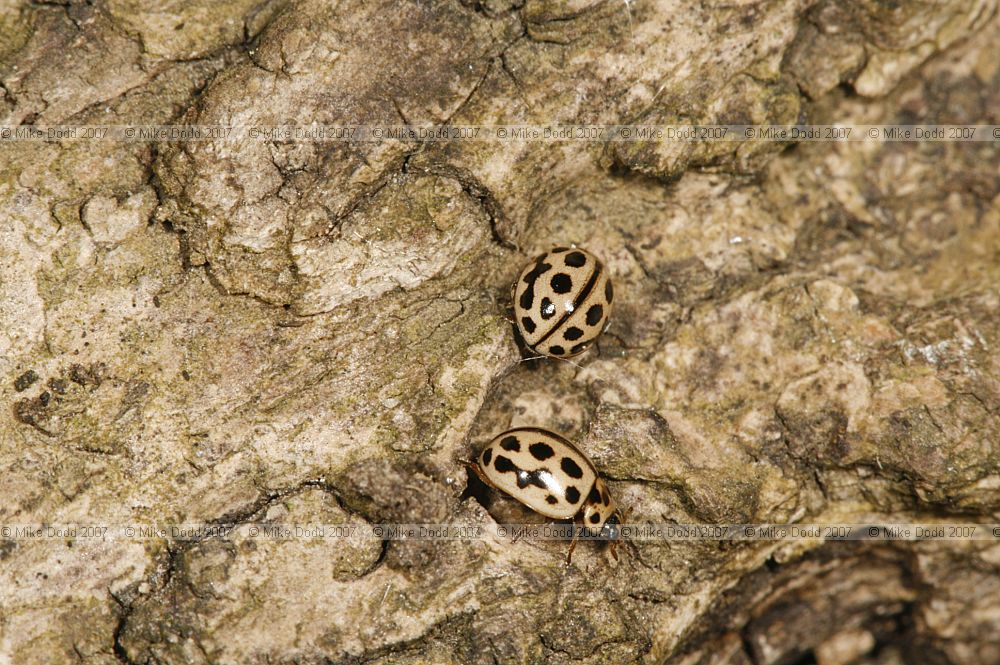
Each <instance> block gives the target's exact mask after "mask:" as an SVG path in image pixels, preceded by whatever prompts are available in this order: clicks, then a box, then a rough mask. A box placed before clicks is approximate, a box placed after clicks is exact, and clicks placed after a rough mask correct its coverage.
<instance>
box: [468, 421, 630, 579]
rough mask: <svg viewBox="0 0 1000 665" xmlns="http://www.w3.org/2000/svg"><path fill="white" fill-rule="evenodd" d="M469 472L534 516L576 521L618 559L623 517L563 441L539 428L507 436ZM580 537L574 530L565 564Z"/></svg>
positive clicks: (585, 462)
mask: <svg viewBox="0 0 1000 665" xmlns="http://www.w3.org/2000/svg"><path fill="white" fill-rule="evenodd" d="M470 467H471V469H472V471H473V472H474V473H475V474H476V475H477V476H478V477H479V479H480V480H482V481H483V482H484V483H485V484H486V485H488V486H490V487H492V488H494V489H496V490H499V491H501V492H504V493H505V494H508V495H510V496H511V497H513V498H514V499H516V500H517V501H519V502H520V503H522V504H524V505H525V506H527V507H528V508H530V509H531V510H533V511H535V512H537V513H540V514H541V515H544V516H546V517H550V518H552V519H562V520H568V519H572V520H573V521H574V522H575V523H579V524H581V525H582V527H583V528H585V529H587V530H588V533H591V534H597V535H599V536H600V537H602V538H606V539H608V540H610V541H611V554H612V556H615V554H614V551H615V546H616V545H617V544H618V539H619V536H620V534H619V525H620V524H622V523H623V522H624V517H623V516H622V513H621V511H620V510H619V509H618V504H617V503H616V502H615V500H614V498H612V496H611V492H610V491H609V490H608V486H607V485H606V484H605V483H604V481H603V480H601V478H600V476H598V474H597V471H596V469H595V468H594V465H593V464H592V463H591V461H590V460H589V459H587V456H586V455H584V454H583V452H582V451H581V450H580V449H579V448H577V447H576V446H574V445H573V444H572V443H570V442H569V441H567V440H566V439H564V438H563V437H561V436H559V435H558V434H555V433H554V432H550V431H548V430H544V429H539V428H536V427H519V428H517V429H512V430H508V431H506V432H504V433H503V434H499V435H498V436H497V437H496V438H494V439H493V440H492V441H490V442H489V444H487V446H486V447H485V448H484V449H483V451H482V452H481V453H479V456H478V457H477V458H476V461H475V462H473V463H472V464H470ZM577 535H578V531H577V530H576V529H575V528H574V532H573V541H572V542H571V543H570V548H569V553H568V554H567V557H566V561H567V563H568V562H569V561H570V560H571V558H572V556H573V548H574V547H575V546H576V537H577ZM616 558H617V557H616Z"/></svg>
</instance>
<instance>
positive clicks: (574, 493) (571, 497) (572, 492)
mask: <svg viewBox="0 0 1000 665" xmlns="http://www.w3.org/2000/svg"><path fill="white" fill-rule="evenodd" d="M566 500H567V501H569V502H570V503H576V502H577V501H579V500H580V490H578V489H577V488H575V487H573V486H572V485H570V486H569V487H567V488H566Z"/></svg>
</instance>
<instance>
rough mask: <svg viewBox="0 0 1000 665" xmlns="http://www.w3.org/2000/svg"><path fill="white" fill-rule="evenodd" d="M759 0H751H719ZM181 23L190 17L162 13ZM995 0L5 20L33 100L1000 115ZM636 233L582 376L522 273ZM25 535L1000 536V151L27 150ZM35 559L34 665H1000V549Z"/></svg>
mask: <svg viewBox="0 0 1000 665" xmlns="http://www.w3.org/2000/svg"><path fill="white" fill-rule="evenodd" d="M715 5H717V6H715ZM151 6H153V7H154V8H150V7H151ZM998 35H1000V20H998V18H997V8H996V0H971V1H970V0H941V1H938V2H918V1H915V0H905V1H903V2H897V3H883V2H876V1H875V0H849V1H847V2H841V1H837V0H820V1H818V2H817V1H812V0H741V1H738V2H730V3H727V4H720V3H703V2H697V1H695V0H680V1H677V2H665V1H660V2H655V1H653V0H634V1H624V2H623V1H621V0H610V1H606V2H603V1H597V0H562V1H556V0H551V1H547V0H483V1H481V2H479V1H472V0H468V1H463V2H459V1H458V0H450V1H443V0H442V1H434V2H416V1H415V0H414V1H406V2H388V1H387V2H349V1H343V2H327V1H325V0H324V1H320V0H301V1H281V0H193V1H181V0H177V1H173V0H170V1H165V2H160V3H144V2H137V1H135V0H96V1H77V0H65V1H62V2H19V1H17V0H0V117H2V118H3V124H8V125H10V124H31V123H36V124H58V123H66V124H70V123H72V124H98V123H106V124H128V123H146V124H156V123H164V124H166V123H172V122H192V123H200V124H220V125H229V124H250V123H260V124H270V125H279V124H296V123H301V124H307V123H310V122H313V121H315V122H319V123H324V124H347V123H362V122H369V123H388V124H402V123H404V122H405V123H411V124H418V125H426V126H434V125H441V124H446V123H453V124H525V123H533V122H544V123H583V122H594V123H623V122H641V123H672V122H678V123H679V122H703V123H710V122H731V123H740V122H757V123H786V122H794V121H795V120H796V119H802V120H806V121H814V122H832V121H845V122H850V121H855V122H911V123H915V122H941V123H948V122H955V123H980V124H990V123H992V124H1000V115H998V113H1000V111H998V109H1000V59H998V58H997V43H998ZM568 243H577V244H580V245H581V246H584V247H587V248H588V249H590V250H591V251H593V252H594V253H596V254H598V255H599V256H602V257H603V258H604V259H605V260H606V263H607V264H608V266H609V268H610V270H611V272H612V274H613V276H614V279H615V283H616V287H617V288H616V294H617V300H618V302H617V310H616V313H615V316H614V319H613V322H612V325H611V328H610V330H609V331H608V333H607V334H606V335H605V336H604V337H603V338H602V340H601V341H600V343H599V344H598V346H597V348H595V349H594V350H592V351H590V352H588V354H587V355H585V356H584V357H582V358H581V359H579V360H578V362H577V363H575V364H571V363H557V362H536V361H533V362H521V354H520V352H519V350H518V347H517V345H516V343H515V341H514V338H513V335H512V326H511V325H510V324H509V322H508V320H507V316H508V314H507V311H506V307H507V298H508V295H507V294H508V288H509V284H510V282H511V280H512V279H513V277H514V276H515V274H516V273H517V271H518V270H519V269H520V268H521V266H522V264H523V263H524V262H525V261H526V260H527V259H528V258H529V257H531V256H533V255H534V254H536V253H538V252H540V251H543V250H545V249H547V248H549V247H550V246H552V245H553V244H568ZM0 252H2V253H0V402H2V403H3V411H2V415H0V478H2V486H3V499H4V500H3V501H2V502H0V523H42V522H55V523H58V522H96V523H101V522H105V523H119V524H121V523H131V522H148V523H151V524H158V523H164V524H178V523H211V522H217V521H230V522H237V523H238V522H245V521H270V522H274V523H276V524H281V523H296V522H314V523H327V524H331V523H341V522H342V523H366V522H377V521H402V522H438V521H449V520H465V521H478V522H481V523H489V522H490V521H492V520H493V519H494V518H493V516H491V514H490V513H489V512H487V510H486V509H485V508H484V507H483V506H481V505H480V503H479V502H478V501H477V499H476V498H475V497H473V496H469V495H468V494H467V493H465V492H464V490H465V488H466V482H467V481H466V475H465V470H464V468H463V466H462V462H461V460H462V459H463V458H466V457H468V456H469V455H470V454H471V451H473V450H474V449H475V448H476V447H477V446H478V445H480V444H482V443H483V442H485V441H486V440H487V439H488V438H490V437H491V436H492V435H493V434H494V433H496V432H497V431H499V430H500V429H502V428H506V427H508V426H516V425H521V424H527V423H532V424H541V425H545V426H548V427H550V428H552V429H557V430H559V431H561V432H563V433H565V434H566V435H567V436H569V437H570V438H573V439H574V440H577V441H579V442H580V445H581V446H582V447H583V448H584V449H585V450H586V451H587V452H588V453H589V454H590V455H591V456H592V458H593V459H594V461H595V463H596V464H597V466H598V467H599V468H600V469H601V470H602V472H603V473H604V474H605V475H606V477H607V478H608V479H609V482H610V485H611V487H612V489H613V490H614V491H615V492H616V494H617V496H618V497H619V500H620V502H621V503H623V504H624V505H626V506H629V507H631V509H632V520H634V521H639V522H642V521H656V522H659V521H662V518H661V516H666V517H667V518H668V519H670V520H676V521H677V522H685V523H688V522H725V523H730V522H732V523H746V522H758V521H759V522H786V521H805V522H823V521H831V522H832V521H847V522H862V521H865V520H874V519H891V520H895V521H907V520H914V521H916V520H922V519H923V520H933V519H946V518H950V517H957V518H961V519H963V520H972V521H975V520H981V521H990V520H993V521H997V520H998V519H1000V518H998V515H1000V450H998V443H1000V360H998V355H997V348H1000V291H998V284H1000V149H998V144H997V143H988V142H987V143H884V144H872V143H802V144H799V145H784V144H777V143H774V142H754V141H746V142H726V143H704V144H692V143H669V142H667V143H661V144H644V143H618V144H607V145H601V144H596V143H582V142H574V143H565V144H552V143H541V142H538V143H531V142H526V143H523V144H520V145H515V144H513V143H506V144H493V143H488V142H471V141H470V142H455V143H416V142H408V141H397V140H386V141H383V142H380V143H366V144H350V143H342V142H341V143H338V142H329V143H318V142H317V143H293V142H277V141H276V142H272V143H265V142H261V141H246V142H225V143H222V142H214V143H213V142H166V143H162V144H143V143H124V142H50V143H44V144H43V143H33V144H30V146H29V147H27V148H26V147H25V145H24V144H14V143H2V144H0ZM563 556H564V546H562V545H560V544H558V543H548V544H546V543H541V544H540V543H532V542H527V541H523V542H517V543H515V544H513V545H511V544H509V543H507V542H501V541H497V542H460V541H444V542H423V543H391V544H389V545H388V546H387V547H384V548H383V547H381V546H379V545H377V544H355V545H350V546H345V545H342V544H338V543H324V542H316V541H305V540H285V541H275V542H273V543H270V542H268V543H264V544H262V543H261V542H259V541H249V540H247V541H241V540H239V539H235V540H212V539H210V540H204V541H201V542H173V541H170V540H169V539H164V540H163V541H157V542H136V543H121V542H117V543H105V544H97V543H91V544H83V545H81V544H72V543H68V542H60V541H55V540H39V541H37V542H27V541H23V540H12V539H0V663H2V664H3V665H8V664H14V663H16V664H18V665H20V664H22V663H48V664H52V663H71V662H73V663H76V662H82V663H87V664H98V663H116V662H126V663H265V662H267V663H278V662H281V663H285V662H288V663H291V662H297V663H319V662H336V663H355V662H357V663H361V662H364V663H426V662H435V663H437V662H440V663H445V662H453V663H495V662H502V663H510V662H522V663H540V662H547V663H569V662H574V663H623V662H633V661H634V662H648V663H661V662H667V661H669V662H678V663H685V664H688V665H695V664H704V665H707V664H709V663H748V664H749V663H753V664H763V663H769V664H770V663H795V662H813V661H812V660H810V659H815V662H819V663H822V664H823V665H836V664H841V663H844V664H846V663H851V662H857V663H884V664H891V663H903V662H932V663H935V662H939V663H962V664H966V663H967V664H969V665H973V664H981V663H998V662H1000V646H998V643H997V641H996V635H998V634H1000V575H998V573H1000V546H997V545H990V544H989V543H940V542H938V543H935V542H928V543H920V544H898V545H891V544H877V545H876V544H864V543H857V544H845V543H830V544H823V543H822V542H821V541H819V540H817V541H815V542H812V541H810V542H808V543H806V542H803V543H797V544H795V545H794V546H790V545H788V544H781V543H773V542H764V541H761V542H749V543H740V544H729V545H724V546H719V545H718V544H716V543H712V544H707V543H677V542H671V543H654V542H643V543H638V544H637V547H636V549H635V551H634V552H633V553H632V554H630V555H629V556H626V557H625V558H623V560H622V561H621V562H619V563H618V564H613V563H612V562H611V561H610V560H609V559H607V557H606V556H605V555H604V554H603V553H601V552H600V551H599V550H597V549H596V548H591V547H587V546H582V547H580V548H578V551H577V554H576V557H575V558H574V562H573V565H572V566H570V567H568V568H567V567H565V566H563V565H562V562H563Z"/></svg>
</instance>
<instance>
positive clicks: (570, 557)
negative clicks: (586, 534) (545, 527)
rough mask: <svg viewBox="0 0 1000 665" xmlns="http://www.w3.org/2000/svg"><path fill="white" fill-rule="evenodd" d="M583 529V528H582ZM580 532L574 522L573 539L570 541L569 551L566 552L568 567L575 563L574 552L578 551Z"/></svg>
mask: <svg viewBox="0 0 1000 665" xmlns="http://www.w3.org/2000/svg"><path fill="white" fill-rule="evenodd" d="M581 528H582V527H581ZM578 535H579V532H578V531H577V528H576V522H573V539H572V540H571V541H569V551H568V552H566V565H567V566H568V565H569V564H570V563H571V562H572V561H573V550H574V549H576V539H577V536H578Z"/></svg>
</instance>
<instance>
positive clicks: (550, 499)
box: [545, 494, 559, 505]
mask: <svg viewBox="0 0 1000 665" xmlns="http://www.w3.org/2000/svg"><path fill="white" fill-rule="evenodd" d="M545 503H550V504H553V505H554V504H557V503H559V499H557V498H555V497H554V496H552V495H551V494H549V495H548V496H547V497H545Z"/></svg>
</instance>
